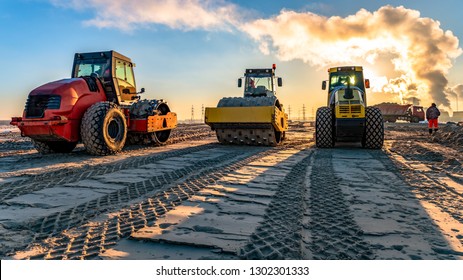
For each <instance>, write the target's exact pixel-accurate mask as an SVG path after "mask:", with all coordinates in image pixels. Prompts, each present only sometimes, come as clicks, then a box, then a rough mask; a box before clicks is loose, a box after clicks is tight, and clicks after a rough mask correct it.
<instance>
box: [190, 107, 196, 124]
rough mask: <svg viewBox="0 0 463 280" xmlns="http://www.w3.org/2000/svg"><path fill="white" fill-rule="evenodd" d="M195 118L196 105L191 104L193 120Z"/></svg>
mask: <svg viewBox="0 0 463 280" xmlns="http://www.w3.org/2000/svg"><path fill="white" fill-rule="evenodd" d="M194 119H195V107H194V106H193V105H191V122H193V120H194Z"/></svg>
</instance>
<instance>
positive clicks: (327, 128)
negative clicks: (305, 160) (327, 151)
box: [315, 107, 334, 148]
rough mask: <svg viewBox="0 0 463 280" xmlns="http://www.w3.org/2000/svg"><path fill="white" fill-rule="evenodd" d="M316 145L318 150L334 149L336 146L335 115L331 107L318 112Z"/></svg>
mask: <svg viewBox="0 0 463 280" xmlns="http://www.w3.org/2000/svg"><path fill="white" fill-rule="evenodd" d="M315 144H316V145H317V147H318V148H332V147H333V146H334V137H333V114H332V112H331V108H329V107H321V108H318V110H317V115H316V119H315Z"/></svg>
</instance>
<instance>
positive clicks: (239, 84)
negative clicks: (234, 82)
mask: <svg viewBox="0 0 463 280" xmlns="http://www.w3.org/2000/svg"><path fill="white" fill-rule="evenodd" d="M242 83H243V81H242V80H241V79H238V87H241V85H242Z"/></svg>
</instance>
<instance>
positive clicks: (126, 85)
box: [11, 51, 177, 155]
mask: <svg viewBox="0 0 463 280" xmlns="http://www.w3.org/2000/svg"><path fill="white" fill-rule="evenodd" d="M133 67H135V64H134V63H132V61H131V60H130V58H128V57H126V56H124V55H122V54H120V53H117V52H115V51H106V52H93V53H76V54H75V56H74V65H73V69H72V75H71V78H69V79H62V80H58V81H54V82H51V83H47V84H44V85H42V86H40V87H38V88H36V89H34V90H32V91H31V92H30V93H29V96H28V99H27V101H26V106H25V109H24V111H23V115H22V117H13V118H12V120H11V124H12V125H15V126H18V128H19V129H20V130H21V135H22V136H26V137H30V138H31V139H32V142H33V144H34V146H35V147H36V149H37V150H38V151H39V152H41V153H49V152H71V151H72V150H73V149H74V148H75V146H76V145H77V143H78V142H80V141H81V142H82V143H83V144H84V147H85V149H86V150H87V151H88V152H89V153H91V154H94V155H108V154H114V153H117V152H119V151H121V150H122V148H123V147H124V145H125V143H126V140H127V139H129V140H130V141H129V142H131V143H148V142H151V143H155V144H163V143H165V142H166V141H167V140H168V138H169V136H170V131H171V130H172V129H173V128H175V127H176V126H177V115H176V114H175V113H173V112H171V111H170V108H169V106H168V105H167V103H166V102H164V100H162V99H158V100H155V99H153V100H140V96H139V94H141V93H143V92H144V91H145V90H144V88H142V89H141V91H140V92H137V90H136V85H135V77H134V72H133ZM132 119H133V121H132Z"/></svg>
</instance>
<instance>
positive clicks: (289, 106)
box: [288, 105, 291, 119]
mask: <svg viewBox="0 0 463 280" xmlns="http://www.w3.org/2000/svg"><path fill="white" fill-rule="evenodd" d="M288 119H291V105H288Z"/></svg>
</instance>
